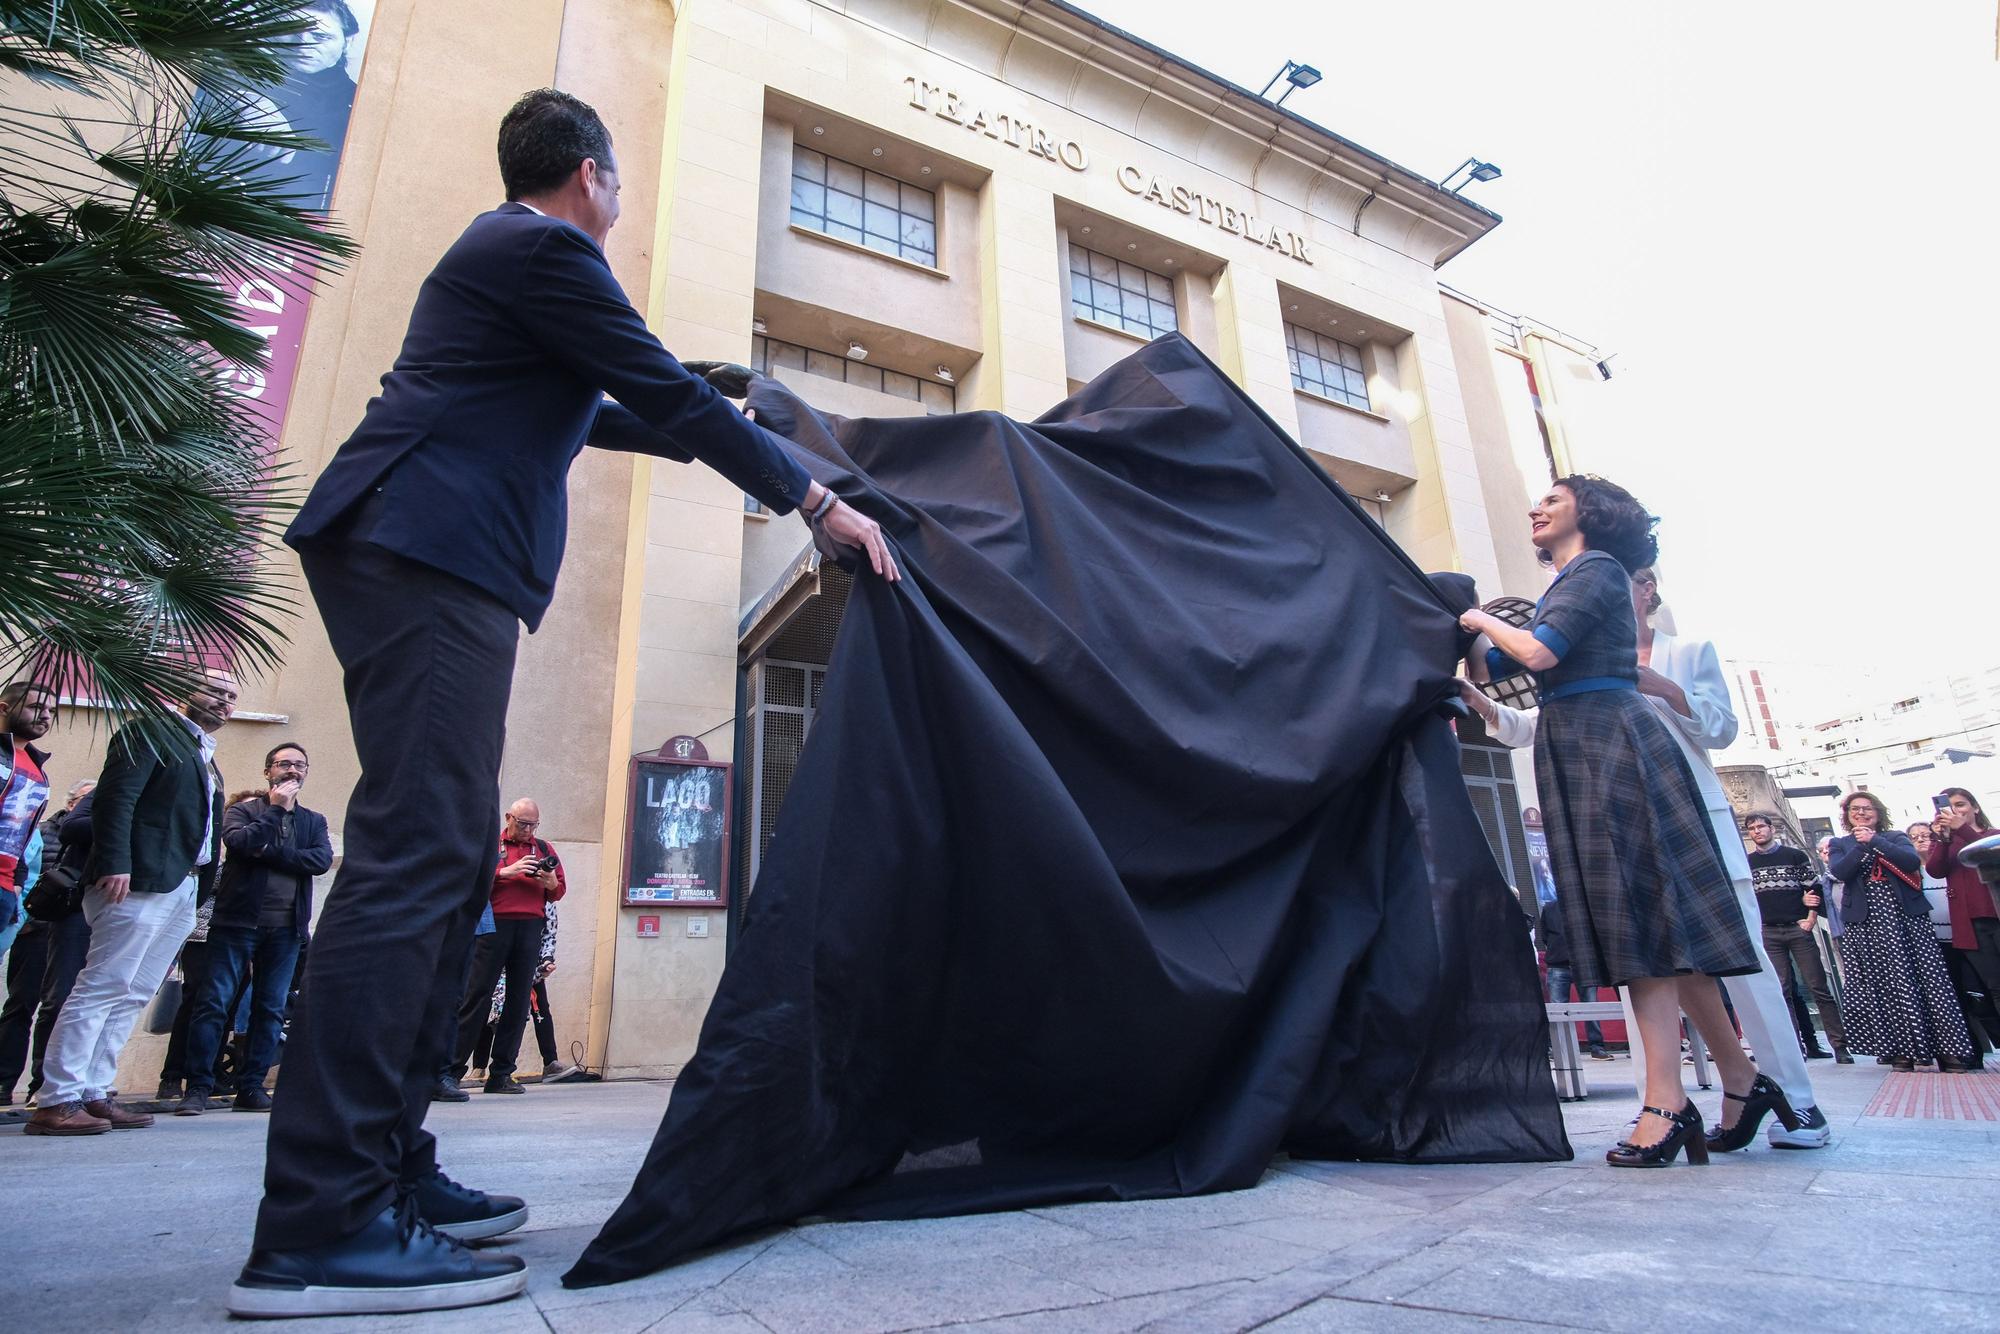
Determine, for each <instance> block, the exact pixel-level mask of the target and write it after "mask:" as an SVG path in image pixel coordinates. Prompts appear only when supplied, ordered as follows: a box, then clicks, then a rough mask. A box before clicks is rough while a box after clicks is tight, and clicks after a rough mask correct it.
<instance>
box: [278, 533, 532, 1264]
mask: <svg viewBox="0 0 2000 1334" xmlns="http://www.w3.org/2000/svg"><path fill="white" fill-rule="evenodd" d="M301 558H302V563H303V564H304V567H305V574H306V582H307V585H308V586H309V587H310V588H311V590H312V595H313V601H314V602H315V603H316V604H317V605H318V608H319V614H320V619H321V620H322V621H323V622H324V623H325V625H326V631H327V638H328V639H329V641H331V643H332V646H333V652H334V656H335V657H336V658H338V659H339V660H340V665H341V671H342V674H343V682H344V685H345V687H346V692H347V706H348V719H349V723H350V725H351V726H352V728H353V731H354V749H355V754H356V756H357V757H358V758H359V759H360V761H361V779H360V781H359V782H358V783H357V784H356V785H355V788H354V793H353V795H352V796H351V797H350V798H349V799H348V804H347V826H346V830H345V836H346V837H345V849H344V852H345V855H344V856H343V858H342V860H341V865H340V872H339V874H338V875H337V876H336V877H335V878H334V884H333V888H332V890H331V891H330V892H329V893H328V894H327V901H326V905H325V907H324V908H323V909H322V910H321V912H320V920H319V929H318V930H317V931H316V932H315V933H314V936H313V941H312V948H311V949H310V950H309V951H308V952H307V955H306V966H305V980H304V982H303V983H302V984H301V987H300V991H299V998H298V1001H297V1002H296V1005H295V1008H294V1011H293V1018H292V1027H291V1033H290V1036H289V1037H288V1039H287V1041H286V1043H285V1056H284V1060H283V1062H282V1063H281V1064H280V1065H279V1068H278V1087H277V1094H276V1099H275V1106H274V1108H273V1111H272V1116H271V1128H270V1136H269V1141H268V1145H267V1148H266V1152H265V1160H264V1202H263V1205H262V1206H261V1208H260V1209H259V1211H258V1215H257V1239H256V1245H257V1247H258V1248H259V1249H273V1250H291V1249H296V1248H299V1247H306V1246H315V1245H321V1244H325V1243H330V1242H334V1241H338V1240H340V1239H342V1238H345V1237H350V1236H352V1235H354V1234H355V1233H356V1232H358V1231H360V1229H361V1227H362V1226H363V1224H365V1223H366V1222H367V1221H368V1220H369V1219H370V1218H373V1217H374V1216H375V1215H377V1214H379V1213H381V1212H382V1210H383V1209H385V1208H387V1207H388V1206H389V1204H390V1203H391V1202H392V1201H393V1199H394V1196H395V1190H396V1185H397V1182H398V1181H399V1180H401V1181H414V1180H417V1179H419V1178H421V1177H424V1176H426V1175H428V1174H429V1173H430V1172H431V1171H432V1170H433V1169H434V1168H435V1166H436V1155H435V1143H434V1141H433V1140H432V1139H431V1136H430V1135H429V1133H428V1132H426V1131H425V1130H424V1129H423V1121H424V1114H425V1113H426V1112H427V1111H428V1110H429V1109H430V1095H431V1090H432V1089H433V1087H434V1086H435V1084H436V1080H437V1070H438V1064H439V1062H440V1061H441V1060H442V1059H443V1058H444V1051H445V1033H446V1025H447V1024H448V1023H449V1022H450V1019H451V1015H452V1013H453V1011H454V1010H455V1008H456V1007H457V1005H458V1000H459V996H460V994H461V990H462V986H463V978H462V975H461V972H460V969H461V968H462V966H463V960H464V958H465V953H466V950H467V949H468V948H469V946H470V942H471V939H472V930H473V927H474V926H476V925H477V924H478V922H479V912H480V909H481V908H482V907H483V906H484V905H485V903H486V896H487V893H488V892H489V891H490V890H491V888H492V886H493V864H494V861H495V860H496V858H497V856H498V852H499V847H500V814H499V812H500V755H501V751H502V749H503V746H504V742H505V736H506V722H507V698H508V694H509V691H510V690H511V689H512V685H513V676H514V652H515V646H516V644H517V642H518V640H519V638H520V633H521V628H520V625H519V623H518V621H517V620H516V618H515V616H514V614H513V612H512V611H510V610H509V609H508V608H507V607H506V606H505V605H504V604H503V603H501V602H500V601H498V600H497V599H495V598H494V597H492V596H491V595H490V594H488V593H486V592H484V591H482V590H480V589H478V588H475V587H473V586H472V585H471V584H468V583H466V582H464V581H463V580H461V579H457V578H454V577H453V576H451V575H448V574H445V573H443V572H442V571H439V570H434V569H432V568H430V567H428V566H425V565H420V564H417V563H416V562H414V561H409V560H405V559H403V558H401V557H399V556H396V555H393V554H391V553H389V552H387V551H383V550H382V549H380V548H378V547H373V546H369V545H367V544H365V543H350V542H338V541H336V542H326V543H315V544H313V545H311V546H309V547H308V548H306V549H305V550H304V551H302V552H301Z"/></svg>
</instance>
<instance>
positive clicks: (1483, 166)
mask: <svg viewBox="0 0 2000 1334" xmlns="http://www.w3.org/2000/svg"><path fill="white" fill-rule="evenodd" d="M1468 167H1470V168H1471V169H1472V170H1471V174H1469V175H1468V176H1467V177H1466V178H1465V179H1464V180H1462V181H1460V182H1459V183H1458V186H1457V188H1455V189H1453V190H1452V193H1453V194H1457V193H1458V192H1459V191H1460V190H1463V189H1464V188H1465V187H1466V186H1468V185H1470V184H1472V183H1473V182H1474V181H1497V180H1499V179H1500V168H1498V167H1496V166H1494V165H1493V164H1492V163H1491V162H1481V161H1480V160H1479V159H1478V158H1476V157H1469V158H1467V159H1466V160H1465V161H1463V162H1461V163H1459V164H1458V165H1457V166H1456V167H1453V168H1452V169H1451V170H1450V171H1448V172H1446V173H1445V175H1444V179H1443V180H1441V181H1439V182H1438V185H1439V187H1440V188H1442V187H1443V186H1446V185H1450V184H1451V178H1452V177H1454V176H1456V175H1458V173H1460V172H1461V171H1464V170H1465V169H1466V168H1468Z"/></svg>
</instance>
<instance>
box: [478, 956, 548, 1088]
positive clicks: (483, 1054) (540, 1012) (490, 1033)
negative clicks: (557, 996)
mask: <svg viewBox="0 0 2000 1334" xmlns="http://www.w3.org/2000/svg"><path fill="white" fill-rule="evenodd" d="M528 1021H529V1023H530V1024H532V1025H533V1026H534V1030H535V1045H536V1046H537V1047H539V1048H540V1049H541V1055H542V1068H543V1070H547V1069H548V1067H550V1066H552V1065H554V1064H555V1063H556V1060H557V1056H558V1053H557V1051H556V1021H555V1019H554V1017H553V1016H552V1015H550V1013H549V988H548V984H547V983H546V982H544V981H543V980H542V979H540V978H536V979H535V992H534V1001H533V1004H531V1005H530V1006H529V1007H528ZM499 1027H500V1022H499V1020H497V1019H496V1020H494V1021H493V1022H491V1023H489V1024H487V1025H486V1028H485V1030H484V1031H483V1032H481V1034H480V1035H479V1045H478V1046H477V1047H474V1048H473V1049H472V1068H473V1069H475V1070H484V1069H485V1068H486V1066H487V1063H488V1062H489V1061H491V1060H492V1059H493V1037H494V1034H495V1032H496V1031H497V1030H498V1029H499ZM510 1073H511V1072H510Z"/></svg>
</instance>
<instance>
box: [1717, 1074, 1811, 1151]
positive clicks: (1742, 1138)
mask: <svg viewBox="0 0 2000 1334" xmlns="http://www.w3.org/2000/svg"><path fill="white" fill-rule="evenodd" d="M1722 1096H1723V1097H1725V1098H1728V1099H1729V1100H1730V1101H1731V1102H1740V1103H1742V1104H1743V1112H1742V1115H1740V1116H1738V1117H1737V1118H1736V1124H1735V1125H1733V1126H1717V1127H1716V1128H1715V1129H1713V1130H1711V1131H1709V1132H1708V1147H1709V1148H1711V1149H1713V1150H1715V1152H1717V1153H1734V1152H1735V1151H1736V1150H1738V1149H1747V1148H1749V1147H1750V1143H1751V1141H1753V1140H1755V1139H1756V1138H1757V1127H1758V1126H1761V1125H1763V1124H1764V1117H1765V1115H1766V1114H1767V1113H1772V1112H1775V1113H1777V1117H1778V1120H1779V1121H1781V1122H1783V1123H1784V1127H1785V1129H1787V1130H1797V1129H1798V1128H1799V1127H1800V1126H1802V1125H1804V1124H1805V1120H1804V1118H1802V1117H1801V1116H1800V1115H1799V1114H1798V1113H1797V1112H1795V1111H1793V1110H1792V1104H1791V1100H1790V1099H1789V1098H1787V1097H1786V1096H1785V1091H1784V1090H1783V1089H1781V1088H1779V1087H1778V1086H1777V1085H1776V1084H1775V1083H1773V1082H1772V1081H1771V1077H1770V1076H1769V1075H1763V1074H1760V1075H1758V1076H1757V1078H1755V1079H1754V1080H1752V1081H1750V1091H1749V1092H1748V1093H1731V1092H1729V1091H1728V1090H1727V1089H1724V1090H1723V1092H1722Z"/></svg>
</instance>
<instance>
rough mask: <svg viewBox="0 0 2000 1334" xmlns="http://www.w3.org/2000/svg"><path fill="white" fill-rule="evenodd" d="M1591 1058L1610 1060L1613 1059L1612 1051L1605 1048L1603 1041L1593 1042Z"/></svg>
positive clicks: (1594, 1059)
mask: <svg viewBox="0 0 2000 1334" xmlns="http://www.w3.org/2000/svg"><path fill="white" fill-rule="evenodd" d="M1590 1059H1591V1060H1593V1061H1608V1060H1610V1059H1611V1053H1610V1052H1608V1051H1606V1050H1605V1049H1604V1044H1603V1043H1601V1042H1596V1043H1592V1044H1591V1048H1590Z"/></svg>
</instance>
